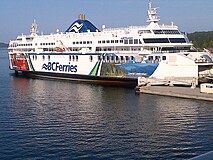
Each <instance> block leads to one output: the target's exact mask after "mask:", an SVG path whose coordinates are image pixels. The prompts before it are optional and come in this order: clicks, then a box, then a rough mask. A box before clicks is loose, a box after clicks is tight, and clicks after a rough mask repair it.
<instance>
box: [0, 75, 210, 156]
mask: <svg viewBox="0 0 213 160" xmlns="http://www.w3.org/2000/svg"><path fill="white" fill-rule="evenodd" d="M8 81H9V82H10V84H9V85H8V86H5V87H8V90H4V92H5V93H4V96H6V95H11V97H10V96H6V97H8V99H4V105H3V104H2V103H0V104H1V115H0V137H1V141H0V150H1V152H0V157H2V158H3V159H4V158H8V159H14V158H20V159H42V158H44V159H84V158H85V159H185V158H192V157H194V156H196V155H200V154H202V153H205V152H208V151H210V150H212V141H213V138H212V137H213V132H212V130H213V121H212V114H213V109H212V104H211V103H210V102H205V101H193V100H187V99H179V98H171V97H162V96H152V95H144V94H140V95H137V94H135V92H134V90H132V89H128V88H121V87H105V86H101V85H90V84H82V83H76V82H68V81H58V80H44V79H26V78H22V77H15V76H14V75H12V74H11V75H10V76H9V79H8Z"/></svg>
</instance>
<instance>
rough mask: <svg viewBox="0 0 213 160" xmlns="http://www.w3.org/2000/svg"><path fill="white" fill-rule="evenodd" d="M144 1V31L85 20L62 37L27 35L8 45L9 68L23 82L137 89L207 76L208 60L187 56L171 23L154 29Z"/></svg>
mask: <svg viewBox="0 0 213 160" xmlns="http://www.w3.org/2000/svg"><path fill="white" fill-rule="evenodd" d="M159 21H160V18H159V17H158V16H157V9H156V8H153V7H152V4H151V1H149V7H148V19H147V22H148V23H149V24H148V25H146V26H129V27H126V28H106V27H105V25H103V26H102V30H99V29H98V28H96V27H95V26H94V25H93V24H92V23H91V22H90V21H89V20H87V19H86V17H85V15H84V14H81V15H79V17H78V20H76V21H75V22H74V23H72V24H71V25H70V27H69V28H68V29H67V30H66V31H65V32H59V31H58V30H57V31H56V33H51V34H49V35H44V34H39V31H38V26H37V24H36V22H35V21H34V22H33V24H32V26H31V30H30V34H29V35H20V36H18V37H17V38H16V39H15V40H11V41H10V43H9V48H8V49H9V61H10V64H9V67H10V69H11V70H15V72H16V73H20V72H21V73H22V74H24V75H26V76H33V77H45V78H60V79H68V80H78V81H89V82H94V83H109V84H118V85H134V86H136V84H137V80H138V77H155V78H160V79H165V78H167V77H185V78H186V77H195V78H202V77H206V76H209V75H210V74H211V71H212V69H211V68H212V57H211V56H210V54H208V53H206V52H190V49H191V47H192V43H191V42H189V39H188V38H187V35H186V34H185V33H183V32H181V31H179V29H178V27H177V26H176V25H174V24H173V23H172V24H171V25H164V24H163V25H159V24H158V22H159Z"/></svg>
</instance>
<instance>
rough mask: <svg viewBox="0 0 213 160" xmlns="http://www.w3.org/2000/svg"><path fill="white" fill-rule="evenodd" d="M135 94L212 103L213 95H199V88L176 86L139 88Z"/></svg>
mask: <svg viewBox="0 0 213 160" xmlns="http://www.w3.org/2000/svg"><path fill="white" fill-rule="evenodd" d="M137 89H138V90H137V92H139V93H145V94H154V95H162V96H171V97H179V98H189V99H197V100H205V101H213V94H208V93H201V92H200V88H190V87H179V86H178V87H176V86H141V87H138V88H137Z"/></svg>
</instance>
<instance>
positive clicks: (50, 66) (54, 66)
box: [41, 62, 77, 73]
mask: <svg viewBox="0 0 213 160" xmlns="http://www.w3.org/2000/svg"><path fill="white" fill-rule="evenodd" d="M41 69H44V70H48V71H61V72H75V73H76V72H77V65H70V64H69V65H62V64H60V63H59V62H49V63H47V64H46V63H44V64H43V65H42V68H41Z"/></svg>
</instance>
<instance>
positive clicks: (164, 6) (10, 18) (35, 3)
mask: <svg viewBox="0 0 213 160" xmlns="http://www.w3.org/2000/svg"><path fill="white" fill-rule="evenodd" d="M152 5H153V7H159V8H158V15H159V16H160V19H161V21H160V22H159V23H160V24H171V22H173V23H174V24H175V25H177V26H178V27H179V29H180V30H181V31H184V32H187V33H192V32H195V31H213V0H152ZM147 9H148V0H0V42H4V43H9V41H10V40H12V39H16V37H17V36H18V35H20V34H22V33H23V34H29V31H30V27H31V24H32V22H33V20H34V19H35V20H36V22H37V24H38V27H39V31H40V32H43V33H44V34H50V33H53V32H56V30H57V29H59V30H60V31H65V30H66V29H67V28H68V27H69V26H70V24H71V23H72V22H74V21H75V20H76V19H77V17H78V15H79V14H81V13H84V14H86V18H87V19H88V20H90V21H91V22H92V23H93V24H94V25H95V26H96V27H98V28H99V29H101V28H102V25H103V24H104V25H105V26H106V28H109V27H127V26H134V25H147V22H146V20H147Z"/></svg>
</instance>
